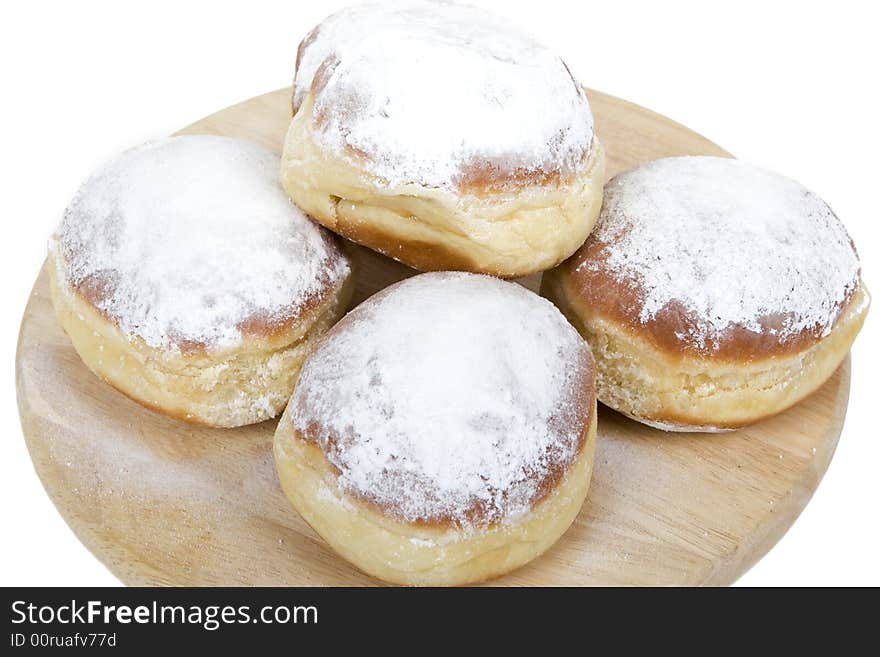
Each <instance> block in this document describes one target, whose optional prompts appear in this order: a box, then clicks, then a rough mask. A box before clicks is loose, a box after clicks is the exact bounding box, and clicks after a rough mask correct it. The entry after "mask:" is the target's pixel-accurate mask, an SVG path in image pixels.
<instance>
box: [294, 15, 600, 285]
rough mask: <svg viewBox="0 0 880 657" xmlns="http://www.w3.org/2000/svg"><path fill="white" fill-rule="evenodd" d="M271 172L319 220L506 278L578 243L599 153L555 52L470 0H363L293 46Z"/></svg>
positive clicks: (379, 245)
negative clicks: (285, 115) (288, 103)
mask: <svg viewBox="0 0 880 657" xmlns="http://www.w3.org/2000/svg"><path fill="white" fill-rule="evenodd" d="M293 107H294V110H295V115H294V118H293V120H292V122H291V125H290V129H289V131H288V135H287V140H286V143H285V148H284V154H283V157H282V160H283V164H282V183H283V185H284V187H285V189H286V190H287V192H288V193H289V194H290V196H291V198H293V199H294V201H295V202H297V203H298V204H299V205H300V206H301V207H302V208H304V209H305V210H306V211H307V212H308V213H309V214H311V215H312V216H314V217H315V219H317V220H318V221H320V222H321V223H322V224H324V225H325V226H327V227H328V228H330V229H331V230H334V231H336V232H337V233H339V234H341V235H344V236H345V237H348V238H349V239H352V240H354V241H356V242H359V243H361V244H364V245H366V246H369V247H371V248H373V249H376V250H378V251H380V252H382V253H384V254H386V255H388V256H390V257H393V258H396V259H398V260H400V261H402V262H404V263H406V264H408V265H410V266H413V267H416V268H418V269H422V270H438V269H463V270H470V271H477V272H484V273H491V274H495V275H499V276H505V277H511V276H518V275H524V274H527V273H532V272H535V271H540V270H542V269H546V268H548V267H551V266H553V265H555V264H557V263H558V262H560V261H561V260H563V259H564V258H566V257H567V256H569V255H570V254H571V253H572V252H573V251H574V250H575V249H576V248H577V247H578V246H580V244H582V243H583V241H584V239H585V238H586V236H587V234H588V233H589V231H590V230H591V229H592V227H593V224H594V223H595V220H596V217H597V215H598V212H599V207H600V205H601V185H602V182H603V177H604V156H603V154H602V151H601V148H600V146H599V143H598V141H597V140H596V138H595V134H594V132H593V117H592V114H591V111H590V105H589V102H588V101H587V97H586V95H585V93H584V91H583V89H582V88H581V87H580V85H579V84H578V83H577V81H576V80H575V79H574V78H573V77H572V75H571V73H570V71H569V70H568V68H567V67H566V65H565V63H564V62H563V61H562V60H561V59H560V58H559V57H557V56H556V55H554V54H553V53H552V52H551V51H549V50H548V49H546V48H545V47H543V46H542V45H540V44H538V43H537V42H535V41H534V40H533V39H532V38H531V37H530V36H528V35H527V34H525V33H524V32H522V31H521V30H520V29H519V28H517V27H515V26H513V25H510V24H509V23H507V21H505V20H504V19H502V18H500V17H496V16H493V15H491V14H487V13H486V12H484V11H482V10H480V9H474V8H471V7H462V6H458V5H447V4H438V3H434V2H406V3H400V2H399V3H390V4H383V5H365V6H359V7H353V8H350V9H346V10H343V11H341V12H339V13H337V14H334V15H333V16H330V17H329V18H327V19H326V20H325V21H324V22H322V23H321V24H320V25H318V26H317V27H316V28H315V29H314V30H312V32H311V33H310V34H309V35H308V36H307V37H306V38H305V40H303V42H302V44H300V48H299V53H298V58H297V73H296V80H295V84H294V93H293Z"/></svg>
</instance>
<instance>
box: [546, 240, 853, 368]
mask: <svg viewBox="0 0 880 657" xmlns="http://www.w3.org/2000/svg"><path fill="white" fill-rule="evenodd" d="M623 237H624V235H621V236H619V239H623ZM610 247H613V244H609V243H606V242H603V241H602V240H600V239H599V238H598V236H597V235H596V233H593V234H591V235H590V237H589V238H588V239H587V241H586V242H585V243H584V244H583V246H581V248H579V249H578V250H577V252H575V254H574V255H572V256H571V257H570V258H569V259H568V260H566V261H565V262H564V263H562V264H561V265H559V267H558V275H559V276H561V277H562V278H564V279H565V280H566V284H567V285H568V286H569V287H570V289H571V290H572V293H573V294H576V295H577V296H578V297H579V298H580V300H581V302H582V304H583V308H584V309H585V311H584V312H586V313H588V314H589V316H590V317H601V318H604V319H606V320H609V321H613V322H616V323H618V324H620V325H621V326H622V327H624V328H625V330H627V331H629V332H631V333H633V334H634V335H638V336H640V337H642V338H644V339H646V340H648V341H650V342H651V344H652V345H653V346H654V348H656V349H658V350H661V351H663V352H664V353H665V354H666V355H668V356H670V357H679V356H685V355H695V356H706V357H711V358H712V359H715V360H726V361H731V362H737V361H745V360H755V359H767V358H773V357H778V356H782V355H793V354H798V353H802V352H804V351H806V350H807V349H809V348H810V347H811V346H813V345H815V344H816V343H817V342H819V340H821V339H822V336H821V334H820V332H819V331H818V330H817V329H815V328H806V329H804V330H801V331H799V332H782V331H780V330H779V329H781V328H782V326H783V325H784V322H785V319H786V317H785V315H782V314H776V315H767V316H765V317H762V318H761V319H760V320H759V324H760V325H761V327H762V330H761V332H756V331H753V330H750V329H747V328H745V327H742V326H732V327H730V328H729V329H727V330H726V331H724V332H723V333H721V334H720V337H719V338H715V339H713V338H711V337H709V338H707V340H706V342H707V347H708V349H707V350H701V349H700V348H699V346H698V345H696V344H695V343H694V342H693V341H690V340H688V339H686V338H683V337H682V336H689V335H693V334H694V333H695V332H696V327H697V325H698V323H699V322H700V320H701V318H699V317H696V316H695V315H694V314H693V312H691V311H689V310H688V309H687V308H685V307H684V306H683V305H682V304H680V303H677V302H675V301H673V302H671V303H669V304H667V305H666V307H664V308H663V309H662V310H660V311H658V312H657V313H656V314H655V316H654V317H652V318H651V319H649V320H647V321H642V319H640V316H639V315H640V312H641V309H642V299H643V298H644V290H643V289H641V288H640V286H639V283H638V281H636V280H634V279H628V280H621V279H620V278H619V276H618V275H616V274H615V273H614V272H612V271H611V270H610V268H609V267H607V266H606V262H607V258H608V254H609V248H610ZM854 292H855V290H851V291H850V294H849V296H847V297H846V299H845V300H844V301H843V302H842V303H841V304H840V305H839V306H838V309H837V317H838V318H839V317H840V316H841V314H842V313H843V311H844V309H845V308H846V306H847V305H848V304H849V303H850V301H851V300H852V297H853V294H854ZM782 333H784V337H780V334H782Z"/></svg>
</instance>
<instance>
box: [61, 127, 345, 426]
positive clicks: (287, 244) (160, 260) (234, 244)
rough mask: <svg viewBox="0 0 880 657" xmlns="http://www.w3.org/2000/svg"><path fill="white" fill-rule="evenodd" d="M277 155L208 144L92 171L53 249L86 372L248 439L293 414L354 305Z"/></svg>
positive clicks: (127, 157)
mask: <svg viewBox="0 0 880 657" xmlns="http://www.w3.org/2000/svg"><path fill="white" fill-rule="evenodd" d="M278 166H279V158H278V156H277V155H274V154H272V153H271V152H269V151H268V150H266V149H264V148H263V147H261V146H257V145H256V144H253V143H250V142H246V141H242V140H236V139H230V138H225V137H215V136H208V135H199V136H186V137H172V138H166V139H160V140H157V141H154V142H151V143H147V144H144V145H142V146H139V147H136V148H133V149H131V150H129V151H127V152H125V153H123V154H122V155H120V156H118V157H117V158H116V159H114V160H113V161H111V162H110V163H109V164H107V165H106V166H105V167H103V168H102V169H100V170H99V171H98V172H96V173H95V174H94V175H92V176H91V177H90V178H89V179H88V180H87V181H86V182H85V183H84V184H83V185H82V187H80V189H79V191H78V192H77V193H76V195H75V197H74V199H73V201H72V202H71V203H70V205H69V207H68V208H67V210H66V211H65V213H64V216H63V219H62V221H61V224H60V226H59V227H58V229H57V230H56V232H55V234H54V235H53V236H52V238H51V239H50V242H49V266H48V271H49V277H50V284H51V289H52V301H53V304H54V306H55V310H56V313H57V315H58V318H59V320H60V323H61V325H62V327H63V328H64V330H65V331H66V332H67V334H68V336H69V337H70V339H71V341H72V342H73V346H74V348H75V349H76V351H77V353H78V354H79V356H80V358H81V359H82V361H83V362H84V363H85V364H86V366H87V367H88V368H89V369H91V370H92V371H93V372H94V373H95V374H97V375H98V376H99V377H100V378H102V379H104V380H105V381H106V382H107V383H109V384H110V385H112V386H113V387H115V388H117V389H118V390H119V391H121V392H122V393H124V394H125V395H127V396H129V397H130V398H132V399H133V400H135V401H137V402H139V403H141V404H143V405H144V406H147V407H149V408H151V409H154V410H157V411H160V412H162V413H165V414H167V415H170V416H172V417H175V418H178V419H180V420H185V421H188V422H193V423H197V424H204V425H209V426H217V427H235V426H240V425H244V424H251V423H254V422H260V421H262V420H266V419H268V418H271V417H274V416H276V415H277V414H279V413H280V412H281V411H282V410H283V409H284V406H285V404H286V403H287V400H288V399H289V398H290V395H291V393H292V392H293V384H294V381H295V378H296V376H297V374H298V372H299V368H300V366H301V365H302V362H303V360H304V358H305V356H306V354H307V353H308V352H309V350H310V349H311V348H312V346H313V344H314V343H315V341H316V340H317V338H318V337H319V336H320V335H322V334H323V333H324V332H325V331H326V330H327V329H328V328H329V327H330V326H331V325H332V324H333V323H334V322H335V321H336V320H337V319H338V318H339V317H340V316H341V315H342V313H343V312H344V311H345V310H346V308H347V305H348V302H349V300H350V297H351V293H352V286H353V283H352V275H351V267H350V263H349V260H348V257H347V256H346V254H345V253H344V252H343V250H342V248H341V245H340V240H339V238H337V237H336V236H335V235H333V234H332V233H330V232H329V231H326V230H325V229H324V228H321V227H320V226H318V225H316V224H315V223H313V222H311V221H309V219H308V217H306V215H305V214H304V213H303V212H302V211H300V210H299V209H297V208H296V207H295V206H293V205H292V204H291V203H290V200H289V199H288V198H287V196H286V194H285V193H284V191H283V190H282V189H281V186H280V185H279V184H278V178H277V175H278Z"/></svg>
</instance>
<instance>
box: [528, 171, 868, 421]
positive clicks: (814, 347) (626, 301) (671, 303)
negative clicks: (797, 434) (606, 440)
mask: <svg viewBox="0 0 880 657" xmlns="http://www.w3.org/2000/svg"><path fill="white" fill-rule="evenodd" d="M541 292H542V294H543V295H544V296H546V297H547V298H549V299H551V300H552V301H553V302H554V303H555V304H556V305H557V307H559V309H560V310H562V312H563V313H564V314H565V315H566V317H568V319H569V321H570V322H571V323H572V324H573V325H574V326H575V327H577V329H578V330H579V331H580V333H581V334H582V335H583V336H584V338H585V339H586V340H587V341H588V342H589V343H590V346H591V347H592V349H593V354H594V355H595V357H596V366H597V374H596V380H597V383H596V386H597V394H598V397H599V400H600V401H601V402H603V403H604V404H606V405H608V406H610V407H611V408H613V409H615V410H617V411H619V412H621V413H623V414H625V415H628V416H629V417H631V418H633V419H635V420H638V421H640V422H643V423H645V424H648V425H651V426H653V427H657V428H659V429H664V430H667V431H705V432H712V431H723V430H731V429H736V428H738V427H742V426H745V425H748V424H750V423H753V422H756V421H758V420H760V419H762V418H765V417H768V416H770V415H773V414H775V413H779V412H780V411H782V410H784V409H786V408H788V407H789V406H791V405H792V404H794V403H796V402H797V401H799V400H800V399H803V398H804V397H806V396H807V395H809V394H810V393H811V392H813V391H814V390H816V389H817V388H818V387H819V386H821V385H822V383H824V382H825V381H826V380H827V379H828V377H829V376H831V374H833V373H834V371H835V370H836V369H837V367H838V366H839V365H840V363H841V361H842V360H843V359H844V357H845V356H846V354H847V353H848V351H849V348H850V346H851V345H852V343H853V341H854V340H855V337H856V334H857V333H858V332H859V330H860V328H861V326H862V323H863V322H864V320H865V315H866V313H867V310H868V305H869V303H870V301H869V295H868V291H867V289H866V288H865V286H864V284H863V283H862V282H861V273H860V267H859V259H858V255H857V254H856V251H855V247H854V246H853V244H852V241H851V240H850V237H849V235H848V234H847V232H846V229H845V228H844V227H843V225H842V224H841V223H840V221H839V220H838V218H837V216H836V215H835V214H834V213H833V212H832V211H831V209H830V208H829V207H828V205H827V204H826V203H825V202H824V201H822V200H821V199H820V198H819V197H818V196H816V195H815V194H813V193H812V192H810V191H808V190H807V189H805V188H804V187H802V186H801V185H800V184H798V183H796V182H794V181H792V180H789V179H787V178H784V177H782V176H779V175H777V174H774V173H771V172H768V171H764V170H762V169H758V168H756V167H753V166H750V165H748V164H744V163H743V162H740V161H738V160H734V159H728V158H718V157H675V158H667V159H661V160H657V161H654V162H650V163H648V164H644V165H642V166H639V167H637V168H635V169H633V170H631V171H628V172H626V173H623V174H621V175H619V176H617V177H616V178H614V179H613V180H611V181H610V182H609V183H608V184H607V185H606V187H605V201H604V205H603V207H602V213H601V215H600V217H599V222H598V224H597V227H596V230H595V231H594V232H593V234H592V235H590V237H589V239H588V240H587V241H586V243H585V244H584V245H583V246H582V247H581V248H580V249H579V250H578V251H577V253H575V254H574V255H573V256H572V257H571V258H569V259H568V260H567V261H566V262H564V263H563V264H562V265H560V266H559V267H557V268H555V269H554V270H552V271H549V272H547V273H546V274H545V275H544V277H543V280H542V287H541Z"/></svg>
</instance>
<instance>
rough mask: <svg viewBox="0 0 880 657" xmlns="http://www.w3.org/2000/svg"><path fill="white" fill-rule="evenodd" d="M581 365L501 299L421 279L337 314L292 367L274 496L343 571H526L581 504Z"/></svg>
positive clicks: (586, 436)
mask: <svg viewBox="0 0 880 657" xmlns="http://www.w3.org/2000/svg"><path fill="white" fill-rule="evenodd" d="M593 367H594V365H593V358H592V355H591V354H590V349H589V347H588V346H587V345H586V343H584V341H583V340H582V339H581V337H580V336H579V335H578V333H577V331H575V330H574V328H572V327H571V325H570V324H568V322H566V320H565V318H564V317H563V316H562V315H561V314H560V313H559V312H558V311H557V310H556V309H555V308H554V307H553V306H552V304H550V303H548V302H547V301H546V300H544V299H541V298H540V297H539V296H537V295H535V294H533V293H531V292H529V291H528V290H526V289H525V288H523V287H521V286H519V285H516V284H514V283H506V282H504V281H501V280H498V279H495V278H490V277H487V276H480V275H475V274H465V273H449V272H444V273H433V274H422V275H421V276H416V277H414V278H410V279H408V280H406V281H404V282H401V283H398V284H396V285H394V286H392V287H390V288H386V289H385V290H383V291H382V292H380V293H379V294H377V295H375V296H374V297H372V298H371V299H369V300H368V301H366V302H365V303H364V304H362V305H360V306H359V307H357V308H356V309H355V310H353V311H352V312H350V313H349V314H348V315H347V316H346V317H345V318H344V319H343V320H342V321H341V322H340V323H339V324H337V325H336V326H335V327H334V328H333V329H332V330H331V331H329V332H328V333H327V335H326V336H325V337H324V339H323V340H322V341H321V343H320V345H319V346H318V347H317V348H316V350H315V351H314V352H313V354H312V355H311V356H310V357H309V358H308V360H307V361H306V363H305V365H304V366H303V370H302V373H301V375H300V378H299V381H298V383H297V385H296V390H295V391H294V394H293V397H292V398H291V401H290V404H289V405H288V407H287V410H286V412H285V413H284V415H283V417H282V419H281V422H280V423H279V425H278V429H277V432H276V435H275V458H276V463H277V465H278V472H279V475H280V478H281V483H282V486H283V488H284V491H285V493H286V494H287V496H288V497H289V498H290V500H291V502H292V503H293V505H294V507H295V508H296V509H297V510H298V511H299V512H300V513H301V514H302V516H303V517H304V518H305V519H306V520H307V521H308V523H309V524H310V525H311V526H312V527H313V528H314V529H315V530H316V531H317V532H318V533H319V534H321V536H323V537H324V538H325V539H326V540H327V541H328V542H329V543H330V545H331V546H333V548H334V549H335V550H336V551H337V552H339V553H340V554H341V555H342V556H344V557H345V558H346V559H348V560H349V561H351V562H352V563H354V564H355V565H357V566H358V567H359V568H361V569H363V570H364V571H366V572H367V573H370V574H372V575H374V576H376V577H379V578H381V579H384V580H388V581H391V582H397V583H402V584H430V585H449V584H464V583H468V582H475V581H480V580H483V579H486V578H488V577H493V576H496V575H500V574H501V573H504V572H507V571H509V570H511V569H513V568H515V567H517V566H519V565H521V564H523V563H526V562H527V561H530V560H531V559H533V558H534V557H536V556H537V555H539V554H540V553H542V552H543V551H544V550H546V549H547V548H548V547H549V546H550V545H552V544H553V543H554V542H555V541H556V539H557V538H559V536H560V535H561V534H562V533H563V532H564V531H565V530H566V529H567V528H568V526H569V525H570V524H571V522H572V520H573V519H574V517H575V516H576V515H577V513H578V511H579V509H580V507H581V504H582V502H583V500H584V497H585V496H586V493H587V488H588V485H589V480H590V474H591V471H592V459H593V449H594V440H595V432H596V410H595V403H596V402H595V393H594V388H593V376H594V374H593Z"/></svg>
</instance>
